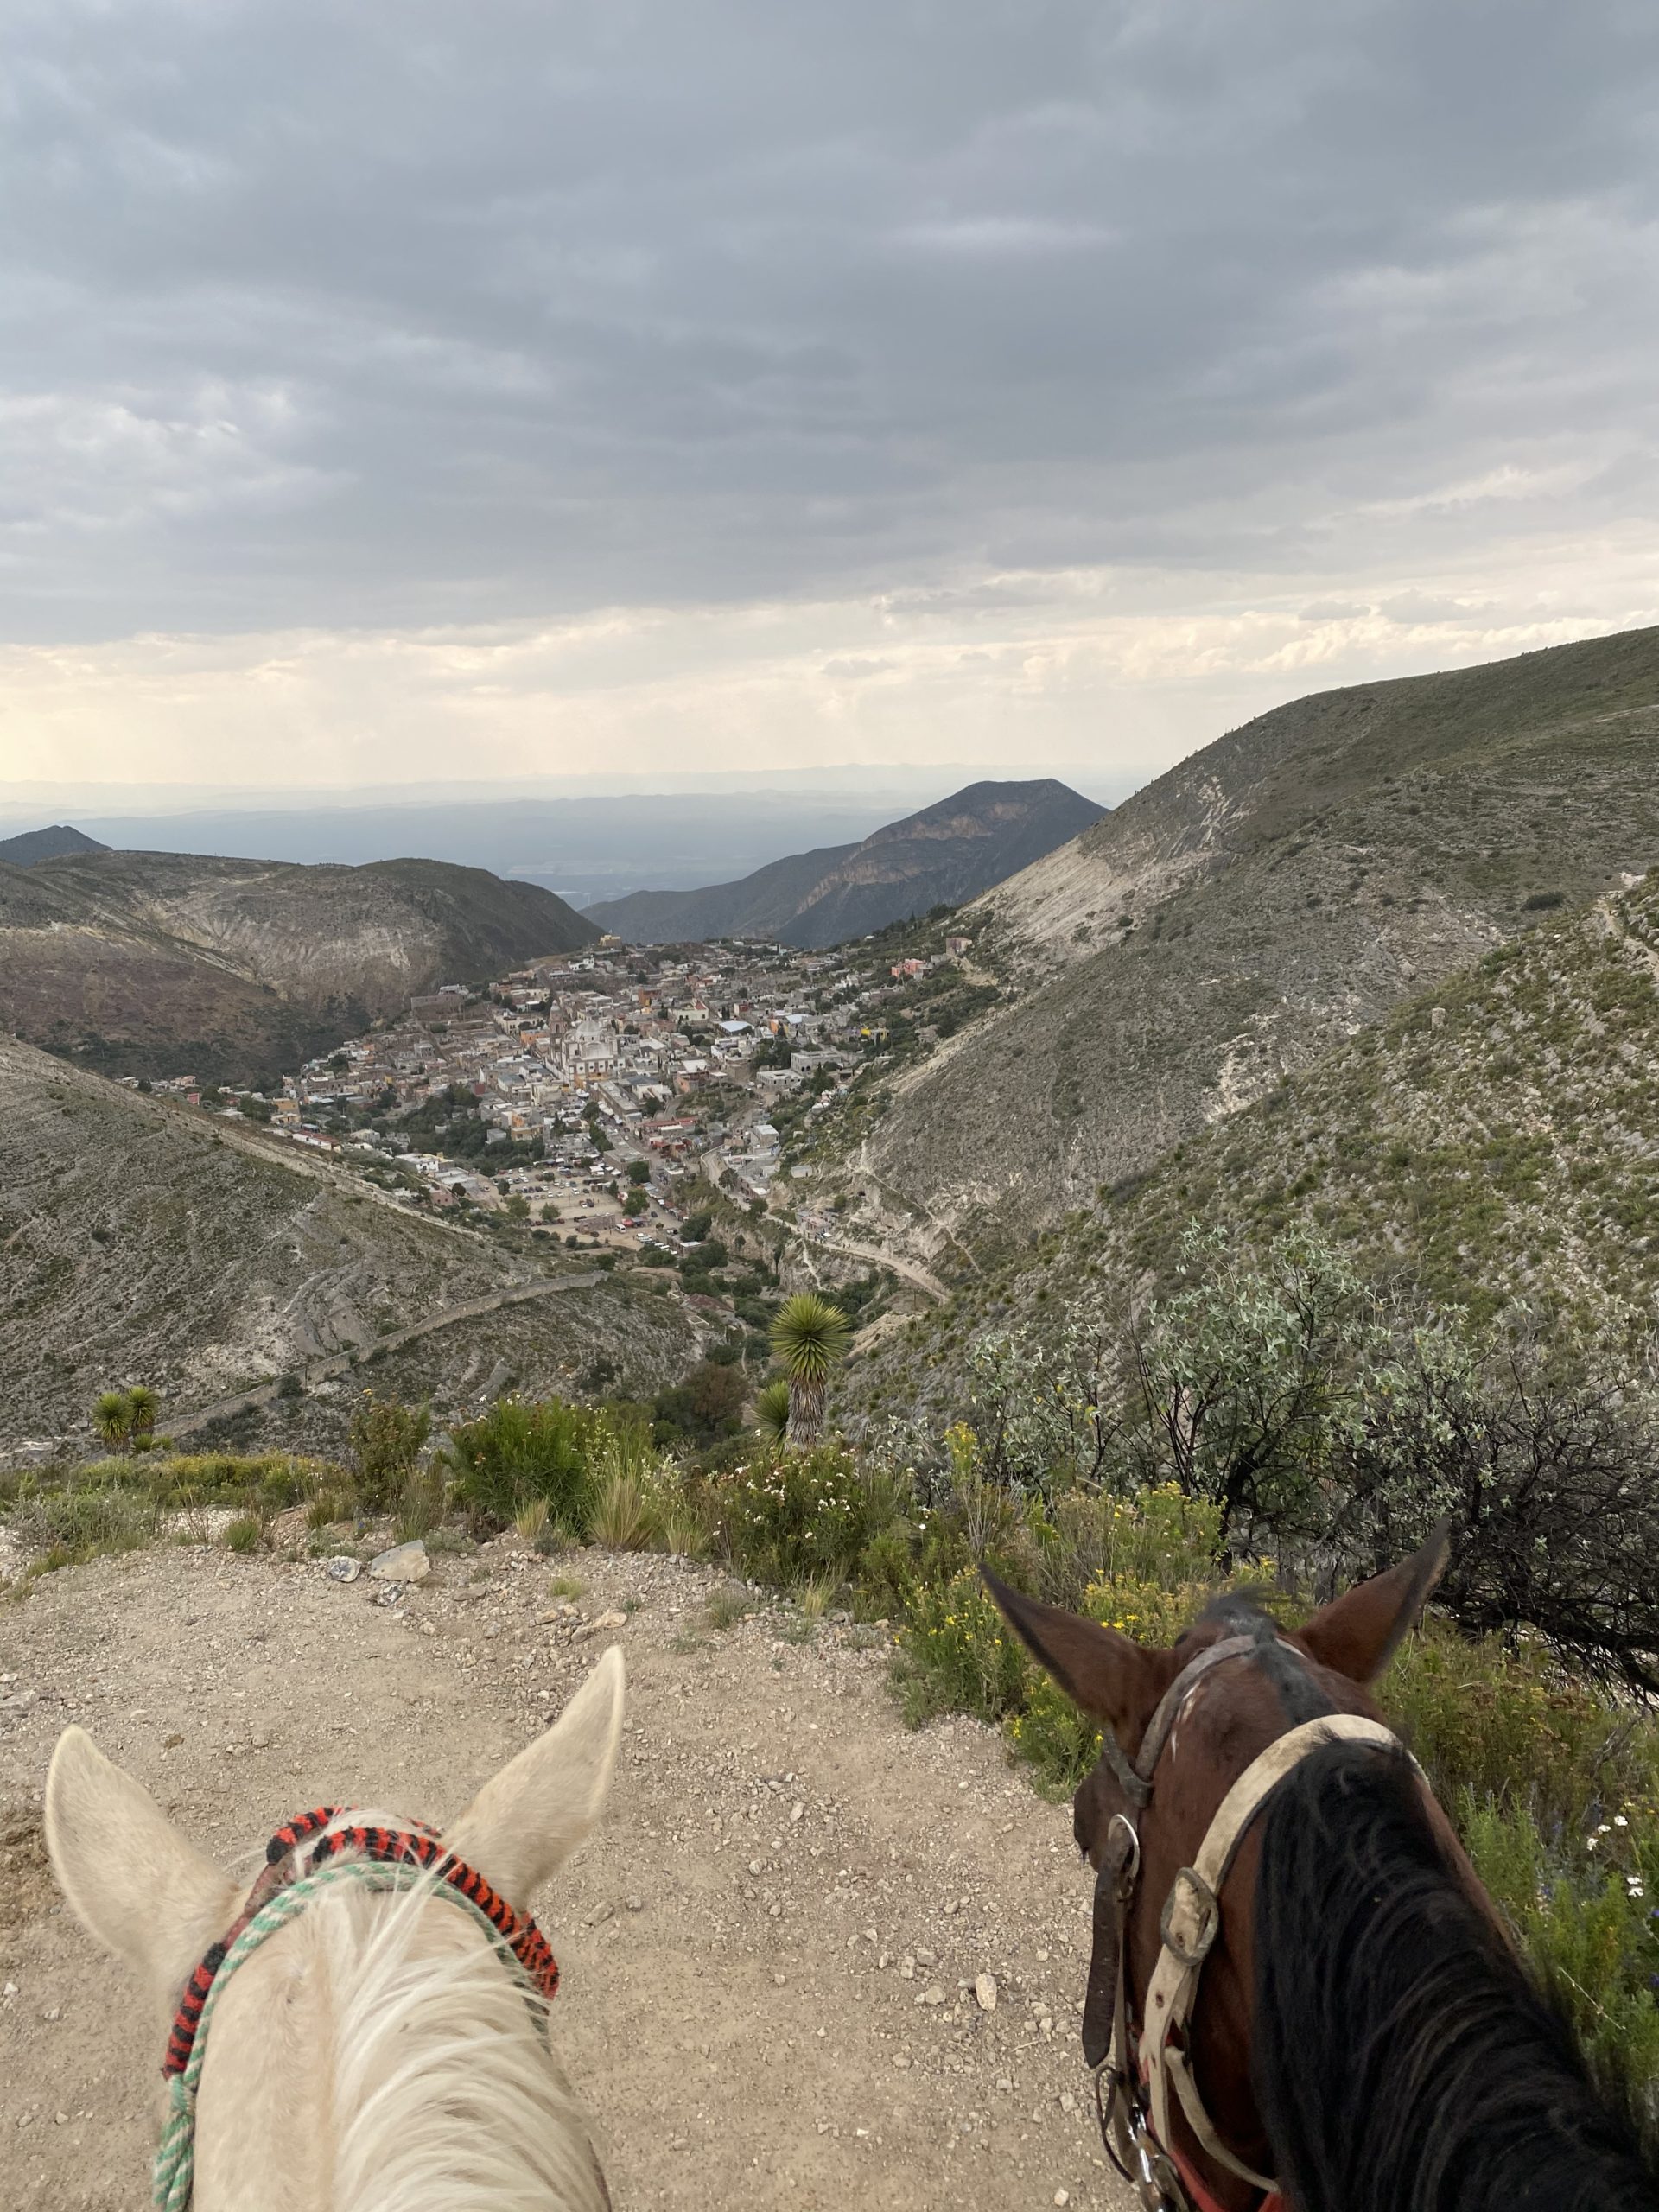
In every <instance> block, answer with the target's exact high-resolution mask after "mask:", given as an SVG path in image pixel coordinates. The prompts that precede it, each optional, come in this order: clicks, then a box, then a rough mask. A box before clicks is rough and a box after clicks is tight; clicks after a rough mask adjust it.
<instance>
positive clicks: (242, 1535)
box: [225, 1513, 264, 1552]
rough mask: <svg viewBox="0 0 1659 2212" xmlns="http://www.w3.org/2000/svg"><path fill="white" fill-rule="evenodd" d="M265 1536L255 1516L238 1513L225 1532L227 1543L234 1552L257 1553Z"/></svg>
mask: <svg viewBox="0 0 1659 2212" xmlns="http://www.w3.org/2000/svg"><path fill="white" fill-rule="evenodd" d="M262 1535H264V1530H263V1529H261V1528H260V1526H259V1522H258V1520H257V1516H255V1515H253V1514H251V1513H238V1515H237V1516H236V1518H235V1520H234V1521H232V1522H230V1523H229V1524H228V1526H227V1527H226V1530H225V1541H226V1544H227V1545H228V1546H229V1547H230V1548H231V1550H232V1551H233V1552H257V1550H258V1548H259V1540H260V1538H261V1536H262Z"/></svg>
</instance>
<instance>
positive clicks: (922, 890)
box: [585, 777, 1106, 948]
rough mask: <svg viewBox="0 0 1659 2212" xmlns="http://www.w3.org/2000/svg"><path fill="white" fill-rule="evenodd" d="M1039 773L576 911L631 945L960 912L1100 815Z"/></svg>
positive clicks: (810, 937)
mask: <svg viewBox="0 0 1659 2212" xmlns="http://www.w3.org/2000/svg"><path fill="white" fill-rule="evenodd" d="M1105 811H1106V810H1105V808H1104V807H1102V806H1097V805H1096V804H1095V803H1094V801H1093V800H1092V799H1086V798H1083V797H1082V796H1081V795H1080V794H1079V793H1078V792H1077V791H1072V790H1071V789H1070V788H1069V787H1068V786H1067V785H1065V784H1062V783H1058V782H1056V781H1055V780H1054V779H1052V777H1046V778H1044V779H1042V780H1041V781H1039V782H1035V783H982V784H969V785H968V787H967V788H966V790H964V791H957V792H955V793H954V794H953V795H952V796H951V797H950V798H945V799H941V800H940V801H939V802H938V804H937V805H935V806H928V807H924V808H923V809H922V810H921V811H920V812H919V813H918V814H911V815H906V817H905V819H904V820H903V821H902V822H889V823H887V824H885V825H884V827H882V828H881V829H877V830H875V831H874V832H873V833H872V834H871V835H870V836H868V837H866V838H864V839H863V840H862V842H860V843H858V844H855V845H825V846H821V847H820V848H819V849H817V851H816V852H809V853H793V854H791V855H789V856H788V858H786V859H784V860H779V861H772V862H771V863H770V864H769V865H768V866H767V867H766V868H757V869H756V871H755V872H754V874H753V875H746V876H744V877H743V878H742V879H741V880H740V881H738V882H736V883H714V884H709V885H706V886H705V887H703V888H702V889H701V890H696V891H639V892H635V893H633V894H632V896H631V897H629V898H626V899H607V900H605V901H604V902H603V903H601V905H598V906H589V907H588V908H587V909H586V910H585V911H586V912H587V915H588V919H589V920H590V921H593V922H595V923H597V924H598V925H599V926H600V927H601V928H602V929H605V930H608V931H612V932H613V934H614V935H616V936H618V937H620V938H624V939H626V941H627V942H628V943H630V944H694V943H698V942H701V941H702V940H705V939H707V938H722V937H760V938H775V939H776V940H777V941H778V942H779V943H780V944H792V945H798V946H801V947H803V948H816V947H819V946H823V945H829V944H841V943H842V941H843V940H844V939H846V938H855V937H867V936H868V934H869V933H870V931H873V930H879V929H884V928H886V927H887V925H888V924H889V923H890V922H899V921H905V920H907V919H908V918H910V917H911V916H912V915H915V914H925V912H927V911H928V909H929V908H930V907H931V906H939V905H944V906H960V905H961V904H962V902H963V900H964V899H974V898H977V897H978V896H979V894H980V893H982V892H984V891H988V890H989V889H990V888H991V887H992V886H993V885H995V884H997V883H1001V881H1002V880H1003V879H1004V878H1005V877H1007V876H1010V875H1013V874H1017V873H1018V872H1019V871H1020V869H1021V868H1028V867H1029V866H1030V865H1031V864H1032V862H1033V861H1039V860H1041V859H1042V858H1043V857H1044V856H1045V855H1046V854H1049V853H1052V851H1053V850H1054V849H1055V848H1056V846H1058V845H1064V844H1066V843H1068V842H1070V841H1071V839H1072V838H1073V837H1076V836H1078V835H1079V834H1080V833H1081V832H1082V831H1083V830H1084V829H1089V828H1090V826H1091V824H1093V823H1096V822H1098V821H1099V820H1100V818H1101V817H1102V816H1103V814H1104V813H1105Z"/></svg>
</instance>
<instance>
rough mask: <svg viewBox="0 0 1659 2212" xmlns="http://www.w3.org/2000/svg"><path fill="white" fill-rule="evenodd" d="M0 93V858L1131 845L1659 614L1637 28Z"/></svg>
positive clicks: (499, 8)
mask: <svg viewBox="0 0 1659 2212" xmlns="http://www.w3.org/2000/svg"><path fill="white" fill-rule="evenodd" d="M9 48H10V50H9V55H8V65H7V68H8V99H9V103H10V106H9V115H10V129H9V131H8V134H7V139H6V143H5V146H4V148H3V149H0V175H4V177H5V181H6V184H7V188H8V189H9V191H10V196H11V203H12V206H13V209H14V217H13V220H12V222H11V223H10V226H8V234H7V239H6V242H5V244H4V245H3V247H0V267H3V269H4V272H5V288H4V290H5V298H6V301H7V303H8V304H7V308H6V311H5V312H6V327H7V339H8V343H7V345H6V347H5V350H4V357H3V369H0V468H3V471H4V476H5V481H6V487H7V488H6V496H5V499H4V501H3V504H0V781H3V784H4V785H7V786H10V788H9V789H0V802H3V805H4V810H5V812H6V814H7V816H8V817H16V815H17V813H18V810H19V809H20V808H22V807H26V806H27V805H29V803H30V802H29V797H28V793H29V791H31V790H35V789H40V790H44V791H66V790H67V791H74V790H77V789H79V790H86V789H88V788H89V787H91V788H93V789H97V788H103V789H105V790H106V791H107V790H108V789H109V788H110V787H113V786H124V787H126V788H128V789H129V790H133V789H136V790H137V791H139V792H140V793H143V792H144V791H146V790H154V789H156V787H169V788H171V787H177V786H183V787H185V788H186V789H187V790H196V791H203V790H207V791H212V792H213V794H214V795H215V796H214V797H213V798H212V799H211V800H210V801H208V802H207V803H209V804H221V803H228V802H229V801H230V800H231V799H232V798H235V797H236V795H238V794H243V795H245V797H246V798H247V800H248V802H249V803H250V804H258V805H261V806H265V805H280V804H282V803H283V793H284V792H288V793H289V794H290V795H291V801H292V803H294V804H317V803H321V801H322V799H323V798H324V797H325V796H326V795H327V794H331V793H332V794H334V795H336V796H337V797H338V798H348V797H349V796H350V795H351V794H353V793H356V794H366V798H365V803H378V802H380V801H385V802H386V803H391V800H392V798H393V797H394V795H395V794H396V793H397V792H398V791H407V790H409V789H410V788H411V787H413V788H419V787H421V786H424V785H456V784H462V783H465V782H467V780H468V779H475V780H476V782H477V783H478V784H480V785H490V786H494V787H499V788H513V789H525V790H529V789H532V788H536V787H538V786H543V785H545V784H546V782H547V780H548V779H558V778H560V777H561V776H565V775H584V776H589V777H590V776H592V774H593V773H594V768H595V764H601V772H602V774H603V775H605V776H607V777H608V779H609V787H610V788H611V789H612V790H613V791H615V790H617V789H619V788H620V787H624V786H626V784H627V782H628V781H629V779H642V778H643V779H651V778H652V777H653V776H655V777H658V778H664V777H667V778H672V777H675V776H681V777H683V776H687V775H690V776H698V775H709V776H714V775H719V774H728V775H733V776H738V777H745V776H747V777H753V778H756V779H759V777H760V774H761V772H763V771H765V770H766V769H767V768H768V767H770V766H772V765H774V764H776V763H777V762H779V761H780V760H782V761H786V762H788V763H789V764H790V766H791V768H793V769H797V770H801V771H805V772H814V771H816V772H820V773H823V774H825V775H828V774H829V773H831V772H836V773H843V772H852V773H855V774H856V773H857V772H867V771H870V770H881V771H884V772H888V773H893V772H897V771H899V770H905V771H914V772H915V773H916V775H917V776H918V777H919V778H923V779H926V778H928V777H930V776H931V778H932V779H933V780H932V784H931V786H927V785H925V783H924V784H918V785H917V786H916V787H915V788H916V790H917V791H918V793H921V792H922V791H924V790H925V789H926V790H930V791H931V795H933V796H939V795H943V793H944V791H946V790H949V789H950V788H952V787H953V785H955V784H958V783H960V782H962V781H965V780H968V779H969V778H971V777H973V776H976V775H994V774H998V773H1002V774H1006V773H1009V772H1014V773H1027V774H1029V773H1033V772H1042V771H1041V770H1040V769H1036V768H1029V767H1027V768H1023V769H1022V768H1020V767H1019V766H1011V764H1019V763H1021V762H1025V761H1031V762H1042V763H1054V764H1062V765H1060V766H1057V767H1056V768H1055V770H1054V772H1057V773H1059V774H1061V775H1062V776H1063V777H1064V778H1065V780H1067V781H1069V782H1071V783H1072V784H1073V785H1076V786H1077V787H1078V788H1080V789H1083V790H1084V791H1088V792H1089V793H1090V795H1091V796H1094V797H1097V798H1103V799H1113V798H1118V797H1121V796H1122V794H1123V792H1125V791H1128V790H1129V789H1132V788H1134V787H1135V785H1138V784H1140V783H1141V782H1144V781H1145V780H1147V778H1148V777H1150V776H1152V775H1154V774H1155V773H1157V772H1159V771H1160V769H1161V768H1163V767H1164V766H1167V765H1169V763H1170V762H1171V761H1173V760H1175V759H1176V758H1178V757H1179V756H1180V755H1182V754H1184V753H1188V752H1190V751H1191V750H1192V749H1193V748H1194V747H1197V746H1199V745H1202V744H1204V743H1206V742H1208V741H1210V740H1211V738H1213V737H1215V736H1217V735H1218V734H1220V733H1221V732H1222V731H1223V730H1224V728H1228V727H1230V726H1233V725H1236V724H1237V723H1238V722H1241V721H1244V720H1246V719H1248V718H1249V716H1250V715H1253V714H1255V713H1256V712H1259V711H1261V710H1262V709H1265V708H1267V707H1269V706H1272V705H1274V704H1277V703H1279V702H1281V701H1282V700H1284V699H1287V698H1289V697H1292V696H1295V695H1296V694H1298V693H1299V692H1305V691H1309V690H1319V689H1323V688H1325V687H1327V686H1329V685H1332V684H1336V683H1346V682H1355V681H1361V680H1366V679H1370V678H1376V677H1389V676H1395V675H1401V674H1407V673H1411V672H1414V671H1421V670H1426V669H1430V668H1438V667H1450V666H1457V665H1462V664H1467V663H1470V662H1473V661H1479V660H1485V659H1491V658H1497V657H1499V656H1502V655H1504V654H1508V653H1513V652H1522V651H1524V650H1527V649H1528V648H1529V647H1533V646H1536V645H1547V644H1552V643H1556V642H1560V641H1562V640H1564V639H1570V638H1575V637H1583V636H1588V635H1592V634H1595V633H1597V632H1603V631H1606V630H1611V629H1618V628H1624V627H1628V626H1633V625H1636V624H1639V623H1643V622H1651V621H1656V620H1659V559H1656V554H1655V550H1654V549H1655V545H1656V543H1659V540H1656V531H1655V521H1656V513H1655V510H1656V505H1659V471H1656V468H1655V463H1654V451H1655V430H1656V414H1655V410H1656V397H1655V393H1654V389H1653V379H1652V377H1651V373H1650V366H1649V364H1650V359H1651V353H1652V340H1653V336H1654V324H1655V320H1656V318H1655V313H1654V292H1653V286H1652V283H1651V245H1652V237H1653V231H1654V225H1655V222H1656V218H1659V206H1656V198H1659V194H1656V172H1655V165H1654V163H1653V161H1652V158H1651V143H1650V124H1649V118H1650V116H1651V113H1652V111H1653V107H1654V98H1655V92H1656V79H1659V19H1656V18H1654V17H1653V16H1651V14H1650V13H1649V12H1647V11H1640V10H1632V9H1630V8H1629V7H1628V6H1627V5H1624V4H1623V0H1586V6H1585V7H1584V8H1582V9H1580V10H1573V11H1570V12H1567V11H1561V10H1554V9H1550V8H1548V7H1546V6H1544V5H1542V4H1541V0H1523V4H1521V5H1518V6H1512V7H1510V8H1508V9H1506V10H1503V11H1502V13H1501V15H1500V14H1497V13H1494V12H1491V11H1488V10H1479V9H1471V10H1455V11H1451V12H1449V13H1448V11H1446V10H1442V9H1434V8H1431V7H1430V6H1429V5H1428V4H1427V0H1356V4H1355V5H1353V6H1351V7H1349V8H1346V9H1344V10H1332V9H1330V8H1328V7H1317V6H1315V5H1314V4H1313V0H1263V4H1262V6H1260V7H1258V8H1255V9H1252V10H1248V11H1244V10H1225V9H1222V8H1219V7H1217V6H1214V5H1212V4H1205V0H1170V3H1169V4H1163V5H1160V6H1158V7H1156V8H1153V7H1150V6H1147V5H1146V4H1144V0H1117V4H1116V5H1107V6H1105V7H1101V6H1098V5H1094V4H1084V0H1060V4H1058V5H1056V6H1053V7H1051V8H1048V9H1046V10H1043V11H1042V12H1041V13H1040V15H1035V14H1033V13H1031V12H1028V11H1012V12H1011V11H1008V10H1005V9H1003V8H1001V7H1000V6H997V5H995V4H993V0H962V4H959V5H957V6H956V7H953V8H952V9H951V10H949V11H948V12H947V11H943V10H937V9H936V8H934V7H932V6H931V5H923V6H918V7H915V8H912V9H911V10H907V11H902V12H895V11H894V10H892V9H890V8H889V9H877V8H875V7H874V6H873V5H871V4H869V0H850V4H849V5H847V6H845V7H842V8H841V9H838V10H833V11H823V10H805V9H801V8H795V7H785V8H783V9H779V8H778V7H776V6H774V7H772V8H770V9H760V8H759V7H756V6H755V5H754V4H753V0H718V3H717V4H716V5H715V7H714V8H712V9H709V10H698V11H696V13H695V16H690V15H688V14H687V13H686V11H684V10H676V9H673V8H671V7H669V6H668V5H667V4H666V0H640V4H639V6H637V7H635V8H634V9H632V10H629V11H627V12H626V15H620V14H619V13H618V11H616V10H613V9H609V8H603V7H600V6H598V5H596V4H593V0H576V3H575V4H572V5H570V6H569V7H567V8H563V9H562V10H558V11H556V13H554V12H548V11H540V10H524V9H522V8H520V7H518V6H517V5H516V4H513V0H480V5H479V6H478V7H476V8H474V9H473V10H469V11H467V16H466V19H465V22H464V23H462V22H461V21H460V19H458V18H457V17H456V16H454V13H453V11H451V10H442V9H439V8H438V7H437V6H436V5H435V4H434V0H404V4H400V5H399V6H397V8H396V9H394V8H392V7H391V5H390V4H389V3H388V0H365V4H364V5H362V6H361V7H359V8H356V9H353V10H350V11H346V12H344V13H342V12H341V11H340V10H337V9H334V8H325V7H322V6H321V5H319V4H318V0H292V4H289V5H286V6H284V7H283V8H281V9H278V8H277V7H276V6H275V5H274V4H273V0H249V4H246V5H244V6H239V7H236V8H233V9H228V10H214V11H203V10H200V8H198V7H195V6H194V5H190V4H188V0H120V4H118V5H117V6H115V7H114V8H112V9H111V8H108V7H105V6H102V5H99V6H93V5H92V0H58V3H57V4H54V5H53V6H51V7H48V6H46V5H45V4H44V3H43V0H25V4H24V5H23V6H22V8H21V9H20V10H17V11H16V14H15V17H14V21H13V23H12V25H11V27H10V39H9ZM177 803H178V804H188V802H182V801H181V802H177ZM897 810H903V801H902V800H901V802H900V804H899V808H898V809H897Z"/></svg>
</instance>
